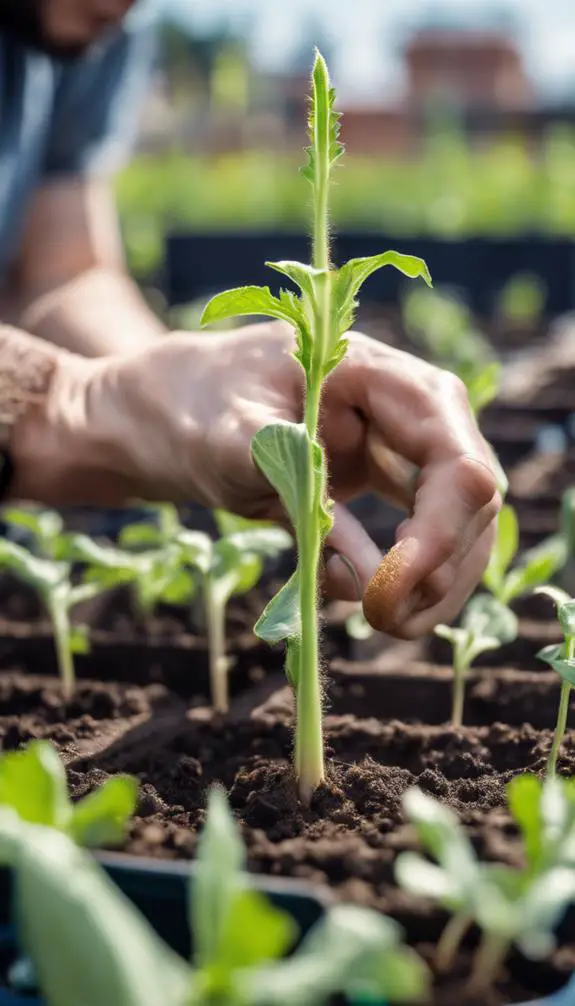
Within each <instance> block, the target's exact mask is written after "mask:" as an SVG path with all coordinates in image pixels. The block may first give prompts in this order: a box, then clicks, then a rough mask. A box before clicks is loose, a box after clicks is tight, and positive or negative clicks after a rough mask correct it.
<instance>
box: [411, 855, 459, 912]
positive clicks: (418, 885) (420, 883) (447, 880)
mask: <svg viewBox="0 0 575 1006" xmlns="http://www.w3.org/2000/svg"><path fill="white" fill-rule="evenodd" d="M394 872H395V879H396V881H397V883H398V884H399V886H400V887H401V889H402V890H404V891H408V892H409V893H410V894H415V895H416V896H417V897H418V898H429V899H430V901H434V902H438V903H439V904H441V905H443V906H444V907H446V908H449V910H450V911H452V912H456V911H458V910H459V909H460V908H462V907H463V906H464V905H466V904H467V901H466V897H465V892H464V889H463V888H462V886H461V884H460V883H459V882H458V880H457V878H456V877H454V876H450V874H449V873H448V872H447V870H444V869H443V868H442V867H440V866H436V865H435V863H430V862H429V861H428V860H427V859H424V858H423V856H419V855H418V854H417V853H416V852H402V853H400V854H399V856H398V857H397V859H396V860H395V869H394Z"/></svg>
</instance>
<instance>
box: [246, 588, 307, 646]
mask: <svg viewBox="0 0 575 1006" xmlns="http://www.w3.org/2000/svg"><path fill="white" fill-rule="evenodd" d="M254 632H255V634H256V636H258V638H259V639H263V640H264V641H265V642H266V643H269V644H270V645H271V646H274V645H275V644H277V643H281V642H283V640H285V639H292V638H294V637H295V638H299V637H300V635H301V614H300V608H299V574H298V572H297V570H296V572H295V573H293V575H292V576H290V578H289V580H288V581H287V583H285V584H284V585H283V587H282V588H281V590H280V591H279V592H278V593H277V594H276V595H275V597H273V598H272V600H271V601H270V602H269V604H268V605H267V606H266V608H265V610H264V612H263V614H262V615H261V617H260V618H259V619H258V621H257V623H256V625H255V628H254Z"/></svg>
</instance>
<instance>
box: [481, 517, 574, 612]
mask: <svg viewBox="0 0 575 1006" xmlns="http://www.w3.org/2000/svg"><path fill="white" fill-rule="evenodd" d="M518 548H519V524H518V521H517V514H516V513H515V510H514V509H513V507H511V506H509V505H505V506H503V507H502V508H501V510H500V511H499V514H498V516H497V532H496V537H495V542H494V544H493V548H492V550H491V555H490V557H489V564H488V566H487V569H486V570H485V573H484V576H483V586H484V587H485V588H486V589H487V590H488V591H490V593H491V594H492V595H493V597H495V598H496V599H497V600H498V601H499V602H500V603H501V604H504V605H509V604H511V602H512V601H514V600H516V599H517V598H519V597H523V596H524V595H525V594H529V593H530V592H531V591H532V590H534V589H535V588H536V587H541V586H543V585H544V584H546V583H548V581H549V580H551V579H552V578H553V577H554V576H555V574H556V573H558V572H559V570H561V569H562V568H563V566H564V565H565V563H566V561H567V557H568V550H569V542H568V539H567V536H566V535H565V534H563V533H561V534H554V535H550V536H549V537H548V538H546V539H545V541H543V542H541V544H540V545H536V546H535V548H531V549H529V550H528V551H527V552H523V554H522V555H521V556H520V558H519V561H518V563H517V565H516V566H515V567H513V568H511V567H512V564H513V562H514V560H515V559H516V556H517V552H518Z"/></svg>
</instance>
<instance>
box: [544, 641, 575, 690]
mask: <svg viewBox="0 0 575 1006" xmlns="http://www.w3.org/2000/svg"><path fill="white" fill-rule="evenodd" d="M537 659H538V660H543V661H544V662H545V663H546V664H549V666H550V667H552V668H553V670H554V671H557V674H559V676H560V677H561V678H562V679H563V681H567V682H568V684H570V685H573V686H574V687H575V660H568V659H567V657H566V656H565V644H564V643H559V644H557V645H551V646H544V647H543V649H542V650H539V653H538V654H537Z"/></svg>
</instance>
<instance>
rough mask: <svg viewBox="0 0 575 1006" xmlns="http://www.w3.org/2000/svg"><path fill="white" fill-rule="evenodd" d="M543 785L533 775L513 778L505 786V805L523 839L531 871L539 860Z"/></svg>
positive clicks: (541, 836)
mask: <svg viewBox="0 0 575 1006" xmlns="http://www.w3.org/2000/svg"><path fill="white" fill-rule="evenodd" d="M542 791H543V785H542V782H541V780H540V779H538V778H537V776H535V775H530V774H527V773H526V774H524V775H518V776H515V778H514V779H512V780H511V782H510V783H508V785H507V803H508V806H509V810H510V811H511V814H512V816H513V818H514V819H515V821H516V822H517V824H518V826H519V828H520V830H521V834H522V837H523V843H524V846H525V854H526V857H527V862H528V863H529V866H530V868H531V869H533V868H534V867H535V866H536V864H537V863H538V862H539V860H540V858H541V852H542V841H543V830H542V821H541V794H542Z"/></svg>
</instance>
